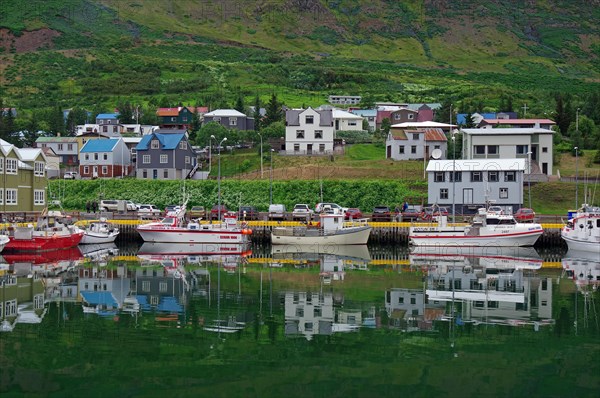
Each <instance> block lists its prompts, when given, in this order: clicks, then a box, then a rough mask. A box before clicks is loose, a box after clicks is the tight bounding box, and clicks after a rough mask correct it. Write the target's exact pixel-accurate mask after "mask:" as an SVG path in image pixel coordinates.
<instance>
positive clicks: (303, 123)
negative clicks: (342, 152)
mask: <svg viewBox="0 0 600 398" xmlns="http://www.w3.org/2000/svg"><path fill="white" fill-rule="evenodd" d="M285 126H286V127H285V152H286V153H288V154H306V155H310V154H325V153H333V140H334V124H333V112H332V110H331V109H326V110H316V109H312V108H310V107H309V108H307V109H290V110H288V111H286V113H285Z"/></svg>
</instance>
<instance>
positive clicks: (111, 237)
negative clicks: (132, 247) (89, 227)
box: [79, 231, 119, 245]
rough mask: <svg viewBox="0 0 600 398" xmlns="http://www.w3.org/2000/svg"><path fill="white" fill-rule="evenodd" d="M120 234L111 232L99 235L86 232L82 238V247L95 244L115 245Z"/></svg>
mask: <svg viewBox="0 0 600 398" xmlns="http://www.w3.org/2000/svg"><path fill="white" fill-rule="evenodd" d="M118 235H119V232H111V233H97V232H90V231H86V232H85V233H84V235H83V238H81V242H79V244H81V245H93V244H102V243H113V242H114V241H115V239H117V236H118Z"/></svg>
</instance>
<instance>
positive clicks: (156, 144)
mask: <svg viewBox="0 0 600 398" xmlns="http://www.w3.org/2000/svg"><path fill="white" fill-rule="evenodd" d="M150 148H152V149H158V148H160V143H159V142H158V140H152V141H151V142H150Z"/></svg>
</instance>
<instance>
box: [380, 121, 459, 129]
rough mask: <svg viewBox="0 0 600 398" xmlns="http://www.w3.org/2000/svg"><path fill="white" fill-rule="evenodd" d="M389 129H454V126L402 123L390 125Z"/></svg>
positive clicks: (431, 123)
mask: <svg viewBox="0 0 600 398" xmlns="http://www.w3.org/2000/svg"><path fill="white" fill-rule="evenodd" d="M390 127H394V128H428V127H429V128H435V127H439V128H444V127H446V128H448V127H456V125H455V124H448V123H439V122H404V123H398V124H392V125H391V126H390Z"/></svg>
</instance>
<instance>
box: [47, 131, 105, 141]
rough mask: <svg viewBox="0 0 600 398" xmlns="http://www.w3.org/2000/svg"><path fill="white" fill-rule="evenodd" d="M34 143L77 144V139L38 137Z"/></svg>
mask: <svg viewBox="0 0 600 398" xmlns="http://www.w3.org/2000/svg"><path fill="white" fill-rule="evenodd" d="M96 134H97V133H96ZM35 142H42V143H47V142H61V143H65V142H77V138H75V137H38V138H37V139H36V140H35Z"/></svg>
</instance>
